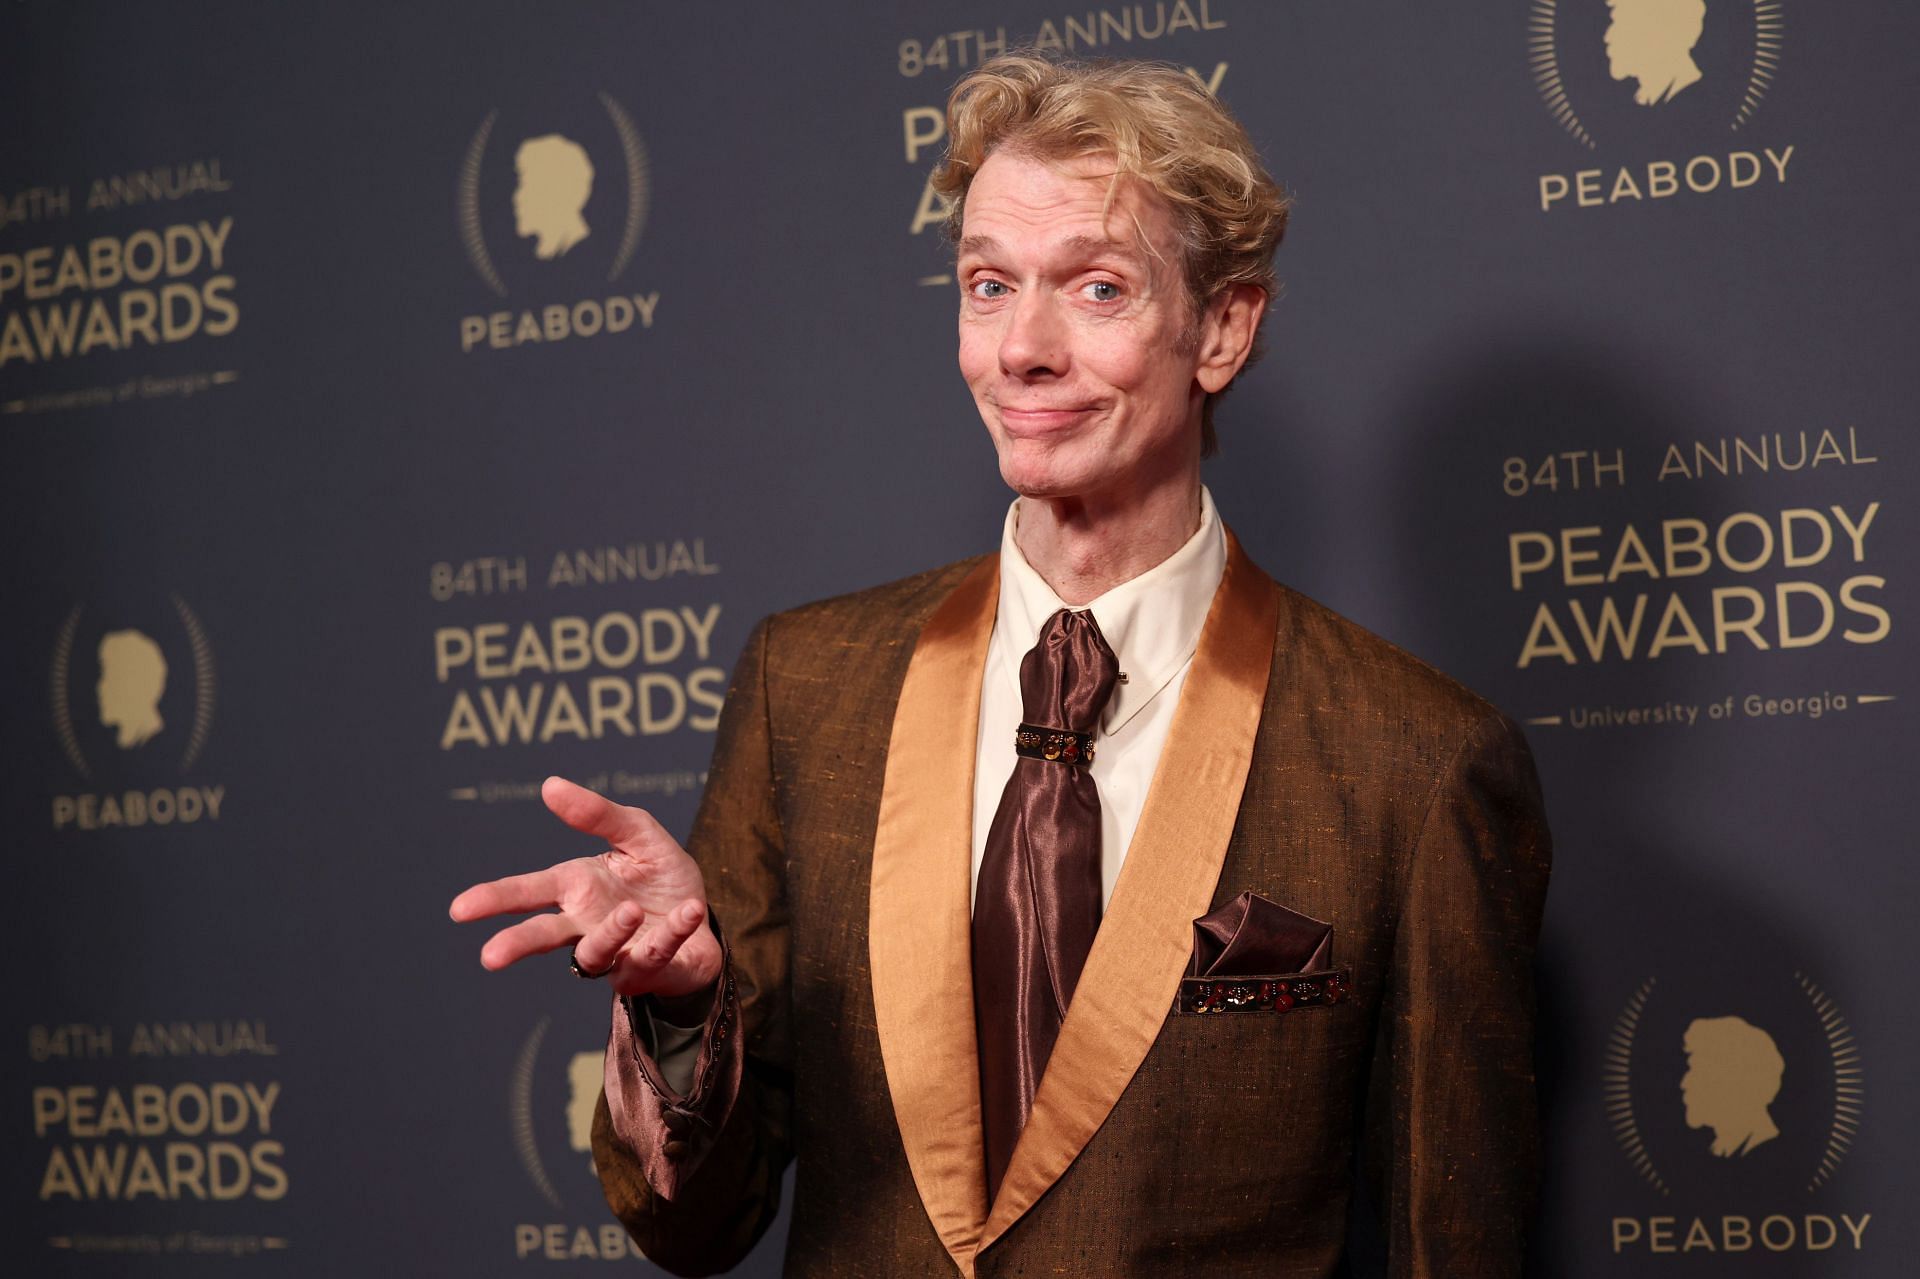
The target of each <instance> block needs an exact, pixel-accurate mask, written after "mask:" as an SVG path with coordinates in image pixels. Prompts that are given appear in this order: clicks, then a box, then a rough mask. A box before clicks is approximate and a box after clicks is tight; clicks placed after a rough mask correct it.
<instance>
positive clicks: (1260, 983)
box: [1173, 968, 1353, 1017]
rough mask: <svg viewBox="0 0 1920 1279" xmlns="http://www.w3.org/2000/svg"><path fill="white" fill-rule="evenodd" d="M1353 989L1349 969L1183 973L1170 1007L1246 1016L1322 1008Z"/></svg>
mask: <svg viewBox="0 0 1920 1279" xmlns="http://www.w3.org/2000/svg"><path fill="white" fill-rule="evenodd" d="M1352 993H1353V972H1352V970H1351V969H1347V968H1327V969H1321V970H1319V971H1317V972H1301V973H1273V974H1266V975H1259V974H1256V975H1250V976H1244V977H1243V976H1233V977H1183V978H1181V979H1180V989H1179V991H1178V993H1177V994H1176V995H1175V996H1174V1002H1173V1011H1174V1012H1176V1013H1181V1014H1187V1015H1192V1016H1246V1015H1249V1014H1265V1015H1266V1016H1269V1017H1271V1016H1276V1015H1279V1014H1283V1013H1296V1012H1314V1011H1320V1012H1324V1011H1326V1010H1329V1009H1335V1008H1337V1007H1338V1006H1339V1005H1341V1004H1343V1003H1345V1002H1346V1001H1347V998H1348V996H1350V995H1351V994H1352Z"/></svg>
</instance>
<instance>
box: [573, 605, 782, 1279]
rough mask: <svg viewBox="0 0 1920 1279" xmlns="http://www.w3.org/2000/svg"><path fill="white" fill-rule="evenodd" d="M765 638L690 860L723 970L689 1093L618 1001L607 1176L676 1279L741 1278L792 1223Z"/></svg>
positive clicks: (597, 1147)
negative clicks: (730, 1274) (682, 1278)
mask: <svg viewBox="0 0 1920 1279" xmlns="http://www.w3.org/2000/svg"><path fill="white" fill-rule="evenodd" d="M770 626H771V623H770V621H763V622H761V623H760V625H759V626H757V627H755V628H754V632H753V634H752V636H751V637H750V638H749V639H748V641H747V647H746V651H745V652H744V653H743V654H742V656H741V658H740V662H739V664H738V665H737V666H736V667H735V668H734V675H733V682H732V685H731V686H730V687H729V689H728V691H727V700H726V704H725V706H724V707H723V708H722V710H721V713H720V724H719V731H718V734H717V738H716V741H715V744H714V753H713V763H712V766H711V767H710V769H709V771H708V777H707V789H706V793H705V795H704V796H703V798H702V799H701V802H700V810H699V813H698V815H697V816H696V817H695V819H694V826H693V834H692V837H691V838H690V839H689V840H688V841H687V851H688V852H689V853H691V854H692V855H693V857H694V859H695V860H696V861H698V862H699V863H700V869H701V873H702V875H703V876H704V878H705V880H706V888H707V900H708V904H709V906H710V908H711V909H710V917H711V919H712V922H713V926H714V930H715V932H716V934H717V935H719V937H720V939H721V942H722V949H723V951H724V954H725V961H724V964H723V966H722V972H721V976H720V979H719V983H718V986H717V988H716V991H715V996H716V997H715V998H714V1000H713V1002H712V1005H711V1009H710V1011H709V1013H708V1015H707V1019H706V1022H705V1024H704V1027H703V1028H702V1035H701V1040H700V1044H699V1047H698V1056H697V1058H696V1064H695V1067H694V1071H693V1079H692V1082H691V1087H690V1089H689V1090H688V1091H686V1092H684V1093H682V1092H680V1091H678V1090H676V1089H674V1088H672V1087H670V1086H669V1085H668V1083H667V1082H666V1078H665V1076H664V1075H663V1074H662V1072H661V1070H660V1067H659V1063H658V1062H657V1061H656V1060H655V1058H654V1044H653V1042H652V1035H651V1033H650V1024H651V1023H650V1018H649V1016H648V1013H647V1009H646V1008H645V1007H643V1006H641V1005H643V1004H644V1002H645V1001H635V1002H634V1003H632V1004H629V1003H628V1002H626V1001H622V1000H616V1001H615V1002H614V1007H613V1028H612V1033H611V1035H610V1036H609V1039H608V1043H607V1060H606V1087H605V1091H604V1093H603V1095H602V1098H601V1102H600V1106H599V1108H598V1110H597V1111H596V1113H595V1116H594V1125H593V1152H594V1164H595V1167H596V1168H597V1169H598V1171H599V1174H600V1182H601V1187H602V1189H603V1190H604V1191H605V1193H606V1196H607V1203H608V1204H609V1205H610V1206H611V1207H612V1208H613V1211H614V1213H615V1214H616V1215H617V1216H618V1217H619V1218H620V1220H621V1221H622V1222H623V1223H624V1224H625V1225H626V1227H627V1230H628V1232H629V1233H630V1234H631V1235H632V1236H633V1238H634V1241H635V1242H636V1243H637V1244H639V1246H640V1250H641V1251H642V1252H643V1253H645V1254H646V1257H647V1259H648V1260H649V1261H652V1262H653V1263H654V1264H656V1265H658V1266H661V1267H663V1268H665V1269H667V1270H669V1271H672V1272H673V1273H675V1274H680V1275H706V1274H713V1273H716V1272H718V1271H722V1270H726V1269H728V1268H730V1267H732V1266H733V1265H735V1264H737V1263H738V1262H739V1261H740V1260H741V1258H743V1257H745V1256H746V1254H747V1253H748V1252H749V1251H750V1250H751V1249H752V1247H753V1245H754V1244H755V1243H756V1242H758V1240H759V1239H760V1236H761V1235H762V1234H763V1233H765V1231H766V1228H767V1226H768V1225H769V1224H770V1223H771V1222H772V1221H773V1219H774V1217H775V1216H776V1215H777V1213H778V1212H779V1208H780V1182H781V1176H782V1174H783V1173H784V1171H785V1169H786V1166H787V1164H788V1163H789V1162H790V1161H791V1159H792V1157H793V1155H792V1147H791V1143H790V1136H789V1134H790V1116H791V1110H792V1104H793V1097H792V1060H791V1048H790V1043H791V1040H790V1037H789V1035H788V1033H787V1018H788V989H787V965H788V962H789V961H788V928H787V899H786V874H785V863H786V847H785V838H784V836H783V833H782V831H781V827H780V820H779V815H778V808H777V805H776V803H775V798H774V774H773V755H772V730H771V724H770V716H769V710H768V704H767V687H766V660H767V646H768V632H769V630H770Z"/></svg>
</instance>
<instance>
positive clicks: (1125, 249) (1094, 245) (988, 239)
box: [959, 235, 1146, 262]
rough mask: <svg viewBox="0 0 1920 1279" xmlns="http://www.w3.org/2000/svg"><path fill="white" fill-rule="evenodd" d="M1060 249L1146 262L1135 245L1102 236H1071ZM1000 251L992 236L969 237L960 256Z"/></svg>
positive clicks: (962, 241) (961, 242)
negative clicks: (1109, 254) (1106, 254)
mask: <svg viewBox="0 0 1920 1279" xmlns="http://www.w3.org/2000/svg"><path fill="white" fill-rule="evenodd" d="M1060 247H1061V248H1064V249H1071V250H1074V251H1076V252H1080V253H1086V254H1099V253H1111V254H1114V255H1116V256H1119V257H1123V258H1126V259H1128V260H1129V261H1132V262H1144V261H1145V260H1146V259H1145V258H1144V257H1143V256H1142V255H1141V253H1140V252H1139V251H1138V248H1137V247H1136V246H1135V245H1132V244H1129V243H1128V242H1127V241H1125V240H1114V239H1109V238H1108V237H1106V236H1101V235H1070V236H1068V237H1067V238H1066V239H1064V240H1062V241H1060ZM999 249H1000V241H998V240H996V239H994V238H993V237H992V236H990V235H969V236H967V237H965V238H964V239H962V240H961V241H960V248H959V254H960V256H962V257H964V256H966V255H967V254H969V253H979V254H992V253H995V252H997V251H999Z"/></svg>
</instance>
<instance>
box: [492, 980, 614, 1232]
mask: <svg viewBox="0 0 1920 1279" xmlns="http://www.w3.org/2000/svg"><path fill="white" fill-rule="evenodd" d="M552 1023H553V1019H552V1018H551V1017H542V1018H541V1019H540V1020H539V1022H537V1023H536V1024H535V1025H534V1028H533V1030H532V1031H531V1032H529V1033H528V1035H527V1038H526V1040H525V1041H524V1042H523V1043H522V1044H521V1045H520V1053H519V1056H518V1057H517V1058H516V1059H515V1060H514V1066H513V1082H512V1087H511V1088H510V1090H509V1100H508V1111H509V1118H510V1120H511V1128H512V1133H513V1146H514V1150H515V1151H516V1152H517V1153H518V1154H519V1156H520V1166H521V1167H522V1168H523V1169H524V1170H525V1171H526V1174H527V1180H528V1181H530V1182H532V1183H533V1188H534V1189H535V1190H537V1191H538V1192H539V1193H540V1197H541V1198H542V1199H544V1200H545V1201H546V1203H547V1205H548V1206H549V1207H550V1208H552V1209H553V1210H554V1212H555V1213H556V1214H579V1215H580V1216H584V1215H586V1214H588V1213H591V1214H592V1215H593V1217H594V1218H595V1220H594V1221H593V1224H590V1225H586V1224H580V1222H579V1221H578V1220H576V1221H575V1222H572V1223H567V1222H548V1223H534V1222H520V1223H517V1224H515V1226H514V1228H513V1255H514V1257H515V1258H516V1259H518V1260H527V1259H529V1258H542V1259H545V1260H548V1261H574V1260H598V1261H620V1260H625V1259H628V1258H636V1257H639V1256H640V1255H641V1254H640V1249H639V1247H638V1246H637V1245H636V1244H635V1243H634V1242H633V1239H632V1238H631V1237H630V1236H629V1235H628V1234H627V1232H626V1230H625V1229H624V1228H623V1227H621V1226H620V1225H618V1224H615V1223H612V1222H608V1221H607V1220H606V1201H605V1200H604V1199H603V1198H602V1196H601V1194H600V1186H599V1181H598V1178H597V1176H596V1175H595V1173H594V1168H593V1112H594V1107H595V1105H596V1104H597V1103H598V1102H599V1100H600V1081H601V1075H602V1071H603V1070H604V1062H605V1060H606V1053H605V1050H604V1049H597V1048H596V1049H583V1050H581V1051H577V1052H572V1053H567V1052H566V1051H565V1050H564V1049H562V1050H558V1051H555V1050H551V1049H549V1048H548V1046H547V1043H546V1039H547V1031H548V1030H549V1029H551V1027H552Z"/></svg>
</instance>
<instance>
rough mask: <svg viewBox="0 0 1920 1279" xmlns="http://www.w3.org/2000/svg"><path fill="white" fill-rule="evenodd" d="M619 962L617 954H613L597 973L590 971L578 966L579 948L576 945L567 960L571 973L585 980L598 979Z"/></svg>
mask: <svg viewBox="0 0 1920 1279" xmlns="http://www.w3.org/2000/svg"><path fill="white" fill-rule="evenodd" d="M619 962H620V957H619V956H618V955H615V956H614V957H613V958H612V959H610V960H608V961H607V966H606V967H605V968H602V969H601V970H600V971H599V972H597V973H590V972H588V971H587V970H586V969H584V968H582V967H581V966H580V948H579V947H578V946H576V947H574V949H573V956H572V958H571V959H569V960H568V961H567V963H568V966H569V967H571V968H572V969H573V975H574V976H575V977H580V978H584V979H585V980H587V981H598V980H600V978H602V977H605V976H606V975H607V974H608V973H610V972H612V971H613V970H614V967H615V966H616V965H617V964H619Z"/></svg>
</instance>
